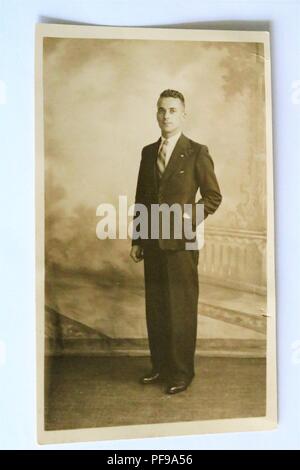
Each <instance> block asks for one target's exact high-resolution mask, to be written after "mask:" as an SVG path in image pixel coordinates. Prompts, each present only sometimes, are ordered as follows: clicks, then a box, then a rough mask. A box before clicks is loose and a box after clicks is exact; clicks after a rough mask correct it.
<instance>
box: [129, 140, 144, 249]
mask: <svg viewBox="0 0 300 470" xmlns="http://www.w3.org/2000/svg"><path fill="white" fill-rule="evenodd" d="M143 158H144V149H143V150H142V158H141V161H140V167H139V173H138V179H137V186H136V192H135V205H136V204H142V203H143V201H144V183H143V166H144V165H143ZM137 216H138V211H137V209H136V208H135V210H134V216H133V234H132V241H131V245H132V246H134V245H141V238H140V237H139V238H136V239H134V234H135V230H136V225H135V219H136V218H137Z"/></svg>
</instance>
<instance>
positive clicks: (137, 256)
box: [130, 245, 144, 263]
mask: <svg viewBox="0 0 300 470" xmlns="http://www.w3.org/2000/svg"><path fill="white" fill-rule="evenodd" d="M130 256H131V258H132V259H133V261H134V262H135V263H138V262H139V261H142V259H143V257H144V256H143V248H142V247H141V246H139V245H133V247H132V248H131V251H130Z"/></svg>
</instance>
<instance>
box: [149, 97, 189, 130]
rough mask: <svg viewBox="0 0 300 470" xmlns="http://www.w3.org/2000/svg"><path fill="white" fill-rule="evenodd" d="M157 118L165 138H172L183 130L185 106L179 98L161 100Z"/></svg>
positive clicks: (158, 104)
mask: <svg viewBox="0 0 300 470" xmlns="http://www.w3.org/2000/svg"><path fill="white" fill-rule="evenodd" d="M156 117H157V122H158V125H159V127H160V128H161V131H162V134H163V136H165V137H171V136H172V135H175V134H177V132H179V131H180V130H181V128H182V125H183V121H184V119H185V111H184V105H183V103H182V102H181V101H180V99H178V98H160V99H159V100H158V103H157V114H156Z"/></svg>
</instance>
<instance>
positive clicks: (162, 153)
mask: <svg viewBox="0 0 300 470" xmlns="http://www.w3.org/2000/svg"><path fill="white" fill-rule="evenodd" d="M168 144H169V141H168V140H167V139H166V140H164V141H163V143H162V145H161V147H160V149H159V152H158V157H157V168H158V174H159V177H160V178H161V177H162V175H163V173H164V171H165V168H166V156H167V147H168Z"/></svg>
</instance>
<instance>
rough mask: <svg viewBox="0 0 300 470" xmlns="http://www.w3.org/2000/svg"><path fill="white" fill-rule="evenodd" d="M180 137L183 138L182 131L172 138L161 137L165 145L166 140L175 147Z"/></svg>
mask: <svg viewBox="0 0 300 470" xmlns="http://www.w3.org/2000/svg"><path fill="white" fill-rule="evenodd" d="M180 136H181V131H179V132H178V133H177V134H175V135H172V137H163V136H161V143H163V142H164V141H165V140H167V141H168V142H169V143H171V144H174V145H175V144H176V142H177V140H178V139H179V137H180Z"/></svg>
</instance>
